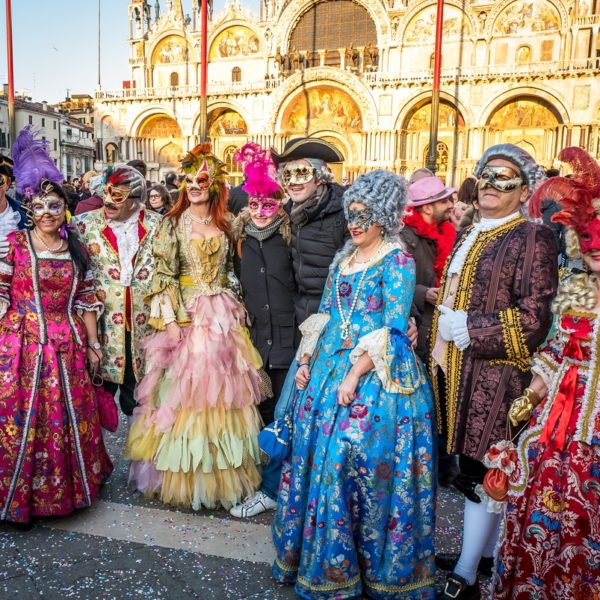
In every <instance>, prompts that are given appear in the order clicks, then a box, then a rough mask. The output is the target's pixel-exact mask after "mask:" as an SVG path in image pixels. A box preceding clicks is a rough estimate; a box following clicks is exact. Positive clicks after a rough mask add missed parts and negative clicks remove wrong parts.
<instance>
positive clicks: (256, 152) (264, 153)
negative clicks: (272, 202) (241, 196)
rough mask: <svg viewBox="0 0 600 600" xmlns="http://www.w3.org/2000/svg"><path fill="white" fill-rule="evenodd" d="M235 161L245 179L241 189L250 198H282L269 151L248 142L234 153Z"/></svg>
mask: <svg viewBox="0 0 600 600" xmlns="http://www.w3.org/2000/svg"><path fill="white" fill-rule="evenodd" d="M235 159H236V160H237V161H238V162H240V163H242V166H243V169H244V177H245V181H244V184H243V185H242V189H243V190H244V191H245V192H247V193H248V195H249V196H250V197H251V198H277V199H281V198H282V197H283V190H282V189H281V186H280V185H279V183H277V181H276V180H275V177H276V176H277V168H276V167H275V163H274V162H273V160H272V159H271V153H270V152H269V150H265V149H263V148H261V147H260V146H259V145H258V144H255V143H254V142H248V143H247V144H244V145H243V146H242V147H241V148H240V149H239V150H238V151H237V152H236V153H235Z"/></svg>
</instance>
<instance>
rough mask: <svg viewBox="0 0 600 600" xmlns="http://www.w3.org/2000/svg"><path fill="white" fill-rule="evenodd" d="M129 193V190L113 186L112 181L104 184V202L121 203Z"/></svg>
mask: <svg viewBox="0 0 600 600" xmlns="http://www.w3.org/2000/svg"><path fill="white" fill-rule="evenodd" d="M130 195H131V190H129V189H125V188H122V187H117V186H114V185H113V184H112V183H107V184H105V185H104V204H107V205H110V204H116V205H119V204H123V202H125V200H127V198H129V196H130Z"/></svg>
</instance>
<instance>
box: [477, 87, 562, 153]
mask: <svg viewBox="0 0 600 600" xmlns="http://www.w3.org/2000/svg"><path fill="white" fill-rule="evenodd" d="M561 124H562V120H561V117H560V114H559V112H558V111H557V110H556V109H555V108H554V107H553V106H552V105H551V104H550V103H548V102H545V101H544V100H541V99H540V98H534V97H526V96H525V97H523V96H519V99H518V100H516V99H512V100H509V101H507V102H505V103H504V104H502V105H500V106H499V107H498V108H497V109H496V110H495V111H494V112H493V113H492V114H491V115H490V118H489V121H488V124H487V125H488V127H487V135H486V138H487V139H486V145H487V146H490V145H492V144H499V143H502V142H508V143H511V144H517V145H520V146H522V147H523V146H524V144H528V145H529V146H530V147H531V149H533V152H532V155H533V157H534V158H535V159H536V160H537V161H538V162H541V163H545V162H548V161H549V162H551V161H552V160H553V159H554V157H555V156H556V154H557V152H558V149H559V148H558V144H559V135H558V134H559V128H560V125H561Z"/></svg>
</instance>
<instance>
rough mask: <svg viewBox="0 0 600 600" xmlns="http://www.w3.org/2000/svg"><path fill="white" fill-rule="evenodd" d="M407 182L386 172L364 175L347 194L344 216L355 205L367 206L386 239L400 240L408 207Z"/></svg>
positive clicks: (346, 215) (379, 170)
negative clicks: (399, 235) (357, 203)
mask: <svg viewBox="0 0 600 600" xmlns="http://www.w3.org/2000/svg"><path fill="white" fill-rule="evenodd" d="M406 188H407V184H406V179H404V177H401V176H400V175H396V174H395V173H392V172H391V171H386V170H385V169H376V170H375V171H370V172H369V173H365V174H364V175H361V176H360V177H359V178H358V179H357V180H356V181H355V182H354V183H353V184H352V185H351V186H350V187H349V188H348V189H347V190H346V191H345V192H344V215H345V217H346V219H348V207H349V206H350V205H351V204H352V203H353V202H360V203H361V204H364V205H365V206H366V207H367V208H368V209H369V210H371V211H372V213H373V221H375V223H377V224H379V225H381V226H382V227H383V232H384V237H385V238H386V239H387V240H389V241H393V242H395V241H398V234H399V233H400V230H401V229H402V217H403V216H404V209H405V208H406V201H407V193H406Z"/></svg>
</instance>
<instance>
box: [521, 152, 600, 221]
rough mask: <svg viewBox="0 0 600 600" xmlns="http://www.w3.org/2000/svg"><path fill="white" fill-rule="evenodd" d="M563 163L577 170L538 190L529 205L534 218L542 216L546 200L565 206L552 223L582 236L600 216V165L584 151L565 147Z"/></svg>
mask: <svg viewBox="0 0 600 600" xmlns="http://www.w3.org/2000/svg"><path fill="white" fill-rule="evenodd" d="M558 158H559V160H561V161H562V162H565V163H567V164H569V165H570V166H571V168H572V169H573V174H572V175H571V177H552V178H550V179H548V180H546V181H545V182H544V183H542V185H541V186H540V187H539V188H538V189H537V190H536V191H535V193H534V194H533V196H532V198H531V201H530V203H529V213H530V214H531V216H532V217H538V218H539V217H541V216H542V211H541V208H542V203H543V202H544V200H554V201H556V202H558V203H559V204H561V205H562V206H563V210H561V211H560V212H557V213H555V214H554V215H553V216H552V220H553V221H554V222H555V223H562V224H563V225H566V226H567V227H570V228H572V229H574V230H575V231H576V232H577V233H580V232H581V231H583V230H584V229H586V227H587V226H588V224H589V222H590V219H593V218H595V217H597V216H598V212H599V211H600V206H599V205H596V206H594V204H595V202H594V201H599V202H598V204H600V165H598V163H597V162H596V161H595V160H594V159H593V158H592V157H591V156H590V155H589V154H588V153H587V152H586V151H585V150H583V149H582V148H578V147H577V146H571V147H569V148H564V149H563V150H561V152H560V154H559V155H558Z"/></svg>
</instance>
